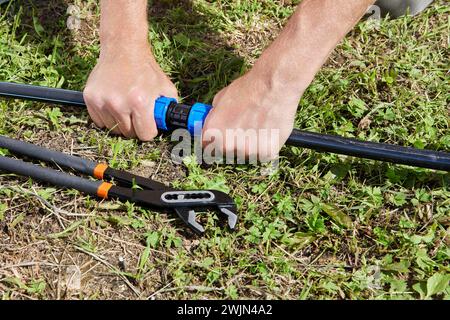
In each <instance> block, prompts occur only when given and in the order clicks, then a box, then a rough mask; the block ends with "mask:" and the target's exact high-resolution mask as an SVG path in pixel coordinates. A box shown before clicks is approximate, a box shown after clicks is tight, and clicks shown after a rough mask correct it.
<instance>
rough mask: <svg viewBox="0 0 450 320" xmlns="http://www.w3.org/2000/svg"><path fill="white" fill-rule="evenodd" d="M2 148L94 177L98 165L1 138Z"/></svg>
mask: <svg viewBox="0 0 450 320" xmlns="http://www.w3.org/2000/svg"><path fill="white" fill-rule="evenodd" d="M0 148H5V149H8V150H9V151H11V152H12V153H15V154H20V155H23V156H27V157H30V158H34V159H38V160H42V161H45V162H50V163H55V164H57V165H58V166H61V167H65V168H69V169H72V170H75V171H78V172H81V173H84V174H88V175H92V174H93V173H94V169H95V167H96V166H97V163H95V162H94V161H90V160H86V159H83V158H80V157H76V156H72V155H70V154H65V153H62V152H58V151H53V150H49V149H46V148H43V147H39V146H36V145H34V144H31V143H28V142H24V141H19V140H14V139H11V138H7V137H4V136H0Z"/></svg>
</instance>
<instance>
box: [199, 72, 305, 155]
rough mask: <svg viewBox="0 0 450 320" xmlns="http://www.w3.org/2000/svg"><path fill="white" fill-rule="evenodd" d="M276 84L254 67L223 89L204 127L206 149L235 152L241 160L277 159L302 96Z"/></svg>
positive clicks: (289, 131) (225, 152)
mask: <svg viewBox="0 0 450 320" xmlns="http://www.w3.org/2000/svg"><path fill="white" fill-rule="evenodd" d="M276 87H277V85H276V84H274V83H273V82H272V81H271V80H269V79H266V77H265V76H263V75H260V74H258V73H257V72H256V71H255V70H252V71H250V72H249V73H247V74H246V75H244V76H242V77H241V78H239V79H237V80H235V81H234V82H233V83H231V85H229V86H228V87H226V88H224V89H223V90H222V91H220V92H219V93H218V94H217V95H216V96H215V98H214V102H213V106H214V107H213V109H212V110H211V111H210V113H209V115H208V117H207V119H206V122H205V126H204V129H203V145H204V147H205V150H207V149H208V150H213V149H215V150H220V151H221V152H222V154H223V155H226V154H227V152H228V153H231V152H234V154H235V155H236V156H237V157H238V159H242V158H246V159H249V158H251V159H255V157H257V160H259V161H262V162H265V161H269V160H273V159H275V158H276V157H277V156H278V153H279V151H280V149H281V147H282V146H283V145H284V143H285V142H286V140H287V139H288V137H289V135H290V134H291V132H292V129H293V124H294V120H295V113H296V110H297V107H298V102H299V99H300V96H301V93H300V92H295V93H289V92H287V91H283V90H279V89H276ZM255 137H256V138H255Z"/></svg>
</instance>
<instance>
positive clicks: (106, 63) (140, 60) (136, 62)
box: [84, 44, 178, 141]
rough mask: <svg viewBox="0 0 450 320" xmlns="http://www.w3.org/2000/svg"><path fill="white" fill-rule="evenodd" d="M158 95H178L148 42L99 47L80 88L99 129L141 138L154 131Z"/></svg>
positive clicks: (154, 134) (155, 131) (148, 138)
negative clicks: (140, 44) (88, 74)
mask: <svg viewBox="0 0 450 320" xmlns="http://www.w3.org/2000/svg"><path fill="white" fill-rule="evenodd" d="M160 96H166V97H170V98H178V94H177V89H176V87H175V85H174V84H173V83H172V82H171V81H170V79H169V78H168V77H167V76H166V75H165V74H164V72H163V71H162V70H161V68H160V67H159V65H158V64H157V62H156V60H155V58H154V57H153V55H152V52H151V49H150V47H149V45H148V44H147V45H142V46H141V47H137V46H133V47H132V48H130V47H125V46H124V47H117V46H115V47H112V48H105V49H104V48H102V52H101V55H100V58H99V61H98V63H97V66H96V67H95V68H94V70H93V71H92V73H91V74H90V76H89V80H88V82H87V85H86V88H85V90H84V100H85V102H86V104H87V107H88V111H89V115H90V116H91V118H92V120H93V121H94V123H95V124H96V125H97V126H99V127H100V128H104V127H106V128H109V129H112V132H113V133H116V134H120V133H121V134H123V135H124V136H125V137H127V138H134V137H137V138H139V139H140V140H142V141H149V140H152V139H153V138H154V137H155V136H156V135H157V134H158V130H157V128H156V123H155V119H154V116H153V111H154V105H155V101H156V99H158V98H159V97H160Z"/></svg>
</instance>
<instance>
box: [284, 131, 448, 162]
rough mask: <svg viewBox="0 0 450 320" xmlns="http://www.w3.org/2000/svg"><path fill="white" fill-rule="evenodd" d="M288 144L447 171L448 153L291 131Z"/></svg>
mask: <svg viewBox="0 0 450 320" xmlns="http://www.w3.org/2000/svg"><path fill="white" fill-rule="evenodd" d="M287 144H289V145H293V146H297V147H301V148H309V149H314V150H317V151H322V152H331V153H338V154H344V155H348V156H353V157H360V158H367V159H373V160H381V161H388V162H393V163H399V164H406V165H410V166H417V167H422V168H429V169H435V170H444V171H450V153H446V152H438V151H431V150H419V149H415V148H409V147H402V146H397V145H392V144H386V143H377V142H368V141H361V140H357V139H351V138H343V137H340V136H334V135H325V134H319V133H313V132H305V131H300V130H296V129H294V131H293V132H292V134H291V136H290V137H289V139H288V141H287Z"/></svg>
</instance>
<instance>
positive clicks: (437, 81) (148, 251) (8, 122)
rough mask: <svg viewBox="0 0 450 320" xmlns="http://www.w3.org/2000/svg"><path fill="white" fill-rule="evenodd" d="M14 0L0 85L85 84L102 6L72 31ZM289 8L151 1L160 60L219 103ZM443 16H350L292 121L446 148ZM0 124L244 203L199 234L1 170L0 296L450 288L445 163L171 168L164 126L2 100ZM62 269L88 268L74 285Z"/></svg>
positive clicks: (352, 293) (442, 8)
mask: <svg viewBox="0 0 450 320" xmlns="http://www.w3.org/2000/svg"><path fill="white" fill-rule="evenodd" d="M12 2H13V3H12V5H11V6H9V7H8V6H4V5H3V6H2V7H1V9H0V16H1V18H0V80H1V81H14V82H22V83H33V84H39V85H47V86H57V87H64V88H70V89H82V88H83V86H84V83H85V81H86V78H87V76H88V74H89V71H90V70H91V69H92V67H93V66H94V65H95V61H96V57H97V55H98V53H99V45H98V41H97V38H96V34H95V28H96V23H97V22H98V14H99V13H98V7H97V5H96V1H74V3H77V4H78V5H80V7H81V9H82V16H83V25H82V29H81V30H80V31H78V32H69V31H68V30H67V29H66V27H65V21H66V19H67V15H66V14H65V10H66V5H65V4H64V1H61V3H60V2H52V3H53V4H48V2H46V1H36V2H34V4H31V2H19V1H12ZM284 2H286V1H275V0H264V1H231V0H222V1H204V0H195V1H180V2H179V1H169V0H166V1H154V2H153V3H152V12H151V17H150V22H151V26H150V36H151V38H152V43H153V46H154V52H155V55H156V56H157V59H158V61H159V62H160V63H161V65H162V67H163V68H164V70H165V71H166V72H167V73H168V74H169V75H170V76H171V77H172V78H173V79H174V81H175V82H176V84H177V86H178V88H179V90H180V92H181V93H182V96H183V97H184V99H185V101H186V102H193V101H203V102H211V101H212V98H213V97H214V94H215V93H217V92H218V90H220V89H221V88H222V87H224V86H226V85H227V84H228V83H230V81H232V80H233V79H234V78H236V77H237V76H238V75H240V74H241V73H243V72H245V70H247V69H248V68H249V67H251V65H252V63H253V62H254V60H255V58H257V57H258V55H259V54H260V52H261V51H262V49H263V48H264V46H265V45H267V44H268V43H270V40H271V39H273V38H274V36H275V35H276V33H277V32H278V30H279V29H280V28H281V26H282V25H283V23H284V22H285V21H286V19H287V18H288V17H289V15H290V14H291V13H292V12H293V10H294V9H295V4H291V5H287V4H283V3H284ZM177 3H182V4H177ZM293 3H296V1H293ZM32 6H35V7H34V9H33V7H32ZM449 12H450V9H449V7H448V5H446V4H445V1H437V2H436V3H435V4H434V6H433V7H432V8H430V9H429V10H427V11H426V12H425V13H424V14H422V15H420V16H418V17H415V18H411V17H404V18H401V19H398V20H384V21H382V23H381V26H380V29H379V30H373V29H371V28H369V26H368V25H367V24H366V23H361V24H359V25H358V26H357V27H356V28H355V29H354V30H353V31H352V32H351V33H350V34H349V36H348V37H347V38H346V39H345V40H344V41H343V42H342V43H341V44H340V45H339V47H338V48H337V50H336V51H335V52H334V53H333V55H332V57H331V59H330V60H329V62H328V63H327V65H326V66H324V68H323V69H322V70H321V72H320V73H319V74H318V75H317V77H316V79H315V80H314V82H313V84H312V85H311V87H310V88H309V89H308V91H307V92H306V93H305V95H304V97H303V99H302V101H301V102H300V107H299V111H298V116H297V119H296V127H298V128H302V129H305V130H310V131H315V132H323V133H332V134H340V135H343V136H347V137H357V138H360V139H363V140H370V141H383V142H388V143H395V144H400V145H404V146H414V147H417V148H428V149H434V150H443V151H445V150H447V151H448V150H450V123H449V119H450V114H449V113H450V110H449V97H450V96H449V92H450V83H449V81H448V69H449V53H450V50H449V38H448V35H449V30H450V20H449ZM0 134H2V135H7V136H11V137H15V138H20V139H23V140H27V141H30V142H33V143H36V144H40V145H44V146H47V147H51V148H54V149H56V150H62V151H64V152H74V153H75V154H78V155H81V156H84V157H87V158H90V159H94V160H97V161H101V160H108V161H110V162H111V163H112V165H113V166H114V167H116V168H123V169H127V170H132V171H134V172H136V173H140V174H142V175H146V176H152V177H154V178H155V179H157V180H160V181H164V182H172V183H173V185H175V186H178V187H186V188H216V189H220V190H223V191H227V192H230V194H231V195H232V196H233V197H234V199H235V200H236V202H237V203H238V205H239V213H240V222H239V229H238V231H237V232H235V233H230V232H228V231H227V230H224V229H222V228H220V227H218V226H217V224H216V222H217V221H216V218H215V216H214V215H206V216H205V221H204V223H206V224H207V226H208V232H207V234H206V236H205V237H202V238H195V237H191V236H190V235H189V234H188V233H186V232H185V231H184V229H183V227H182V226H181V225H180V224H178V223H175V221H176V219H175V218H174V217H173V216H171V215H166V214H162V215H161V214H159V213H158V212H153V211H150V210H146V209H142V208H140V207H137V206H134V205H131V204H120V203H116V202H102V203H99V202H98V201H97V200H96V199H92V198H89V197H86V196H84V195H82V194H79V193H78V192H76V191H73V190H59V189H54V188H52V187H51V186H48V185H43V184H39V183H36V182H33V183H31V182H30V181H27V180H26V179H23V178H18V177H14V176H11V175H6V174H3V175H0V227H1V228H2V229H3V231H2V232H1V233H0V246H1V247H2V249H0V296H2V297H3V298H4V299H20V298H30V297H31V298H83V299H95V298H148V297H153V298H157V299H172V298H193V299H196V298H233V299H235V298H256V299H259V298H277V299H330V298H331V299H343V298H346V299H367V298H370V299H417V298H435V299H442V298H445V299H448V298H449V297H450V289H449V287H448V281H449V267H448V263H449V255H450V251H449V244H450V239H449V231H450V229H449V227H450V220H449V212H450V192H449V183H450V176H449V175H448V174H445V173H443V172H435V171H431V170H425V169H417V168H411V167H406V166H399V165H393V164H387V163H380V162H375V161H370V160H363V159H356V158H350V157H343V156H338V155H331V154H320V153H316V152H313V151H309V150H304V149H299V148H294V147H285V148H284V149H283V150H282V158H281V163H280V167H279V169H278V170H277V171H276V172H275V173H274V174H273V175H270V176H266V175H263V174H261V173H262V171H263V169H264V168H261V167H256V166H242V165H240V166H208V167H203V166H198V165H197V164H195V163H193V162H189V161H187V162H186V165H185V166H180V165H176V164H173V163H171V162H170V149H171V145H170V142H169V140H168V139H167V138H163V137H159V138H157V139H156V141H154V142H152V143H145V144H141V143H138V142H137V141H134V140H125V139H123V138H120V137H115V136H111V135H109V134H108V132H106V131H102V130H98V129H96V128H95V127H94V126H93V125H92V124H91V122H90V121H89V119H88V115H87V112H86V111H84V110H80V109H76V108H60V109H57V108H56V107H54V106H48V105H43V104H38V103H30V102H21V101H14V102H13V101H6V100H1V101H0ZM3 153H6V152H5V151H2V150H0V154H3ZM3 247H4V248H3ZM119 257H123V258H124V261H125V262H124V266H123V265H120V264H119ZM30 261H31V262H33V263H32V264H26V263H28V262H30ZM24 264H25V265H24ZM71 265H77V266H78V267H79V268H80V270H81V271H82V278H81V288H79V289H77V290H73V291H71V290H66V289H67V288H66V287H67V283H66V282H65V280H64V279H65V272H66V271H67V269H68V266H71ZM13 266H16V267H15V268H13ZM61 275H62V276H61ZM131 287H132V288H133V290H132V289H131Z"/></svg>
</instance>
